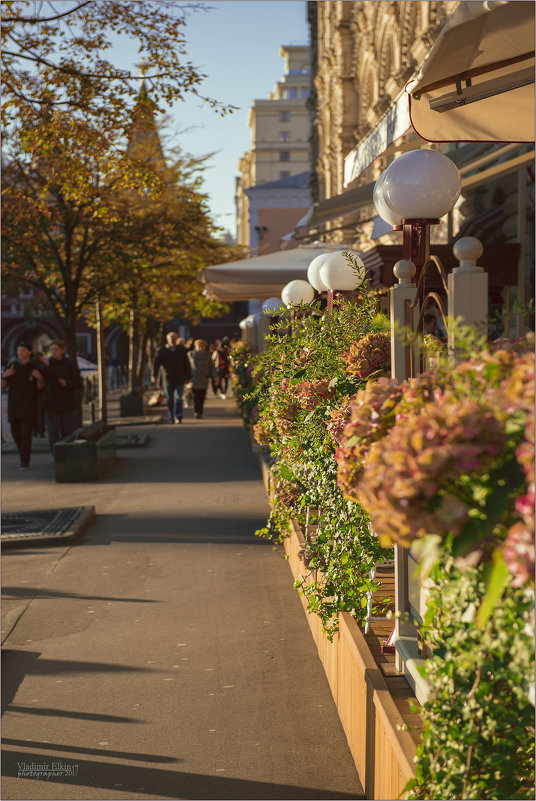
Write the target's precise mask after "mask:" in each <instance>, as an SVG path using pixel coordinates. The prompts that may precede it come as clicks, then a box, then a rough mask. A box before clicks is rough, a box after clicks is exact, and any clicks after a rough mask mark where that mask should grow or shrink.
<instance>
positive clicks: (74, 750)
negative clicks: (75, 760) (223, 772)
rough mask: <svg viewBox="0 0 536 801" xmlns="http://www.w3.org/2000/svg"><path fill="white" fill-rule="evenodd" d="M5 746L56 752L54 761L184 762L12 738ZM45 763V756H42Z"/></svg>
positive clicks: (174, 758)
mask: <svg viewBox="0 0 536 801" xmlns="http://www.w3.org/2000/svg"><path fill="white" fill-rule="evenodd" d="M2 744H3V745H10V746H14V747H18V748H39V750H41V751H54V752H55V754H54V759H57V755H58V754H63V753H67V754H92V755H94V756H98V757H117V759H132V760H134V761H135V762H160V763H163V764H170V763H177V762H183V761H184V760H182V759H177V758H176V757H166V756H157V755H155V754H136V753H132V752H130V751H110V750H109V749H107V748H82V747H81V746H76V745H64V744H59V743H49V742H37V741H36V740H15V739H12V738H10V737H3V738H2ZM41 761H43V756H41Z"/></svg>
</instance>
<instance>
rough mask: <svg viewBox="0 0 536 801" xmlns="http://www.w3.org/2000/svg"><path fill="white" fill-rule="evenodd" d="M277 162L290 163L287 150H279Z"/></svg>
mask: <svg viewBox="0 0 536 801" xmlns="http://www.w3.org/2000/svg"><path fill="white" fill-rule="evenodd" d="M279 161H290V153H289V151H288V150H281V151H280V152H279Z"/></svg>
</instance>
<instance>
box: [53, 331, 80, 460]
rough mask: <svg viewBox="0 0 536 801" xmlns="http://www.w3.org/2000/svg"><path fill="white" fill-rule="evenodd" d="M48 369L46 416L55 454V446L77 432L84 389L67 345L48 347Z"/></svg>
mask: <svg viewBox="0 0 536 801" xmlns="http://www.w3.org/2000/svg"><path fill="white" fill-rule="evenodd" d="M49 350H50V356H51V358H50V359H49V362H48V366H47V367H45V368H44V372H45V379H46V382H47V388H46V390H45V400H44V406H45V410H46V415H47V429H48V441H49V444H50V450H51V451H52V452H54V443H55V442H58V440H60V439H63V437H66V436H67V435H68V434H70V433H71V431H72V430H73V428H74V412H75V411H76V405H77V403H76V392H77V390H78V391H80V390H81V389H82V379H81V378H80V373H79V371H78V367H77V365H75V364H73V362H72V361H71V360H70V359H69V357H68V356H66V355H65V342H63V340H61V339H53V340H52V342H51V343H50V345H49Z"/></svg>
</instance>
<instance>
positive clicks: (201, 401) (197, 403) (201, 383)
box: [188, 339, 212, 418]
mask: <svg viewBox="0 0 536 801" xmlns="http://www.w3.org/2000/svg"><path fill="white" fill-rule="evenodd" d="M207 347H208V346H207V343H206V342H205V340H204V339H196V340H195V342H194V350H193V351H190V353H189V354H188V358H189V359H190V364H191V366H192V391H193V393H194V416H195V417H197V418H201V417H203V406H204V405H205V396H206V394H207V387H208V382H209V378H210V375H211V371H212V359H211V357H210V353H209V352H208V350H207Z"/></svg>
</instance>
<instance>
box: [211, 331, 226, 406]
mask: <svg viewBox="0 0 536 801" xmlns="http://www.w3.org/2000/svg"><path fill="white" fill-rule="evenodd" d="M216 346H217V347H216V350H215V351H214V353H213V354H212V360H213V362H214V365H215V367H216V376H217V387H218V390H219V392H220V398H222V400H225V397H226V394H225V393H226V392H227V386H228V383H229V337H223V339H222V340H221V342H220V341H219V340H216Z"/></svg>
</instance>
